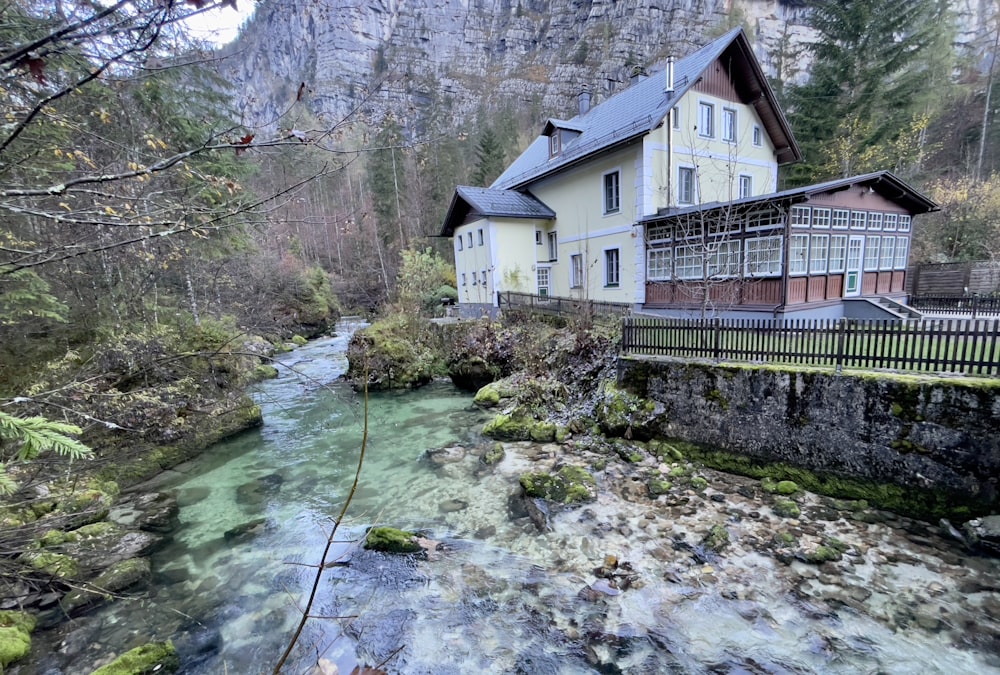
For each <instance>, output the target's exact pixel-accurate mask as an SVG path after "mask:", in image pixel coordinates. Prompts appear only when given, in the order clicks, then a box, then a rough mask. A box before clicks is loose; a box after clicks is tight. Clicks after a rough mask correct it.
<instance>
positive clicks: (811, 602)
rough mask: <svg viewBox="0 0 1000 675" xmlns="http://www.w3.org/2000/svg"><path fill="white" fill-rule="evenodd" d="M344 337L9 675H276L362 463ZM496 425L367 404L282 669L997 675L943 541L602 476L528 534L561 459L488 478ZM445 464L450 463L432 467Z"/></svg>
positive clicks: (960, 559)
mask: <svg viewBox="0 0 1000 675" xmlns="http://www.w3.org/2000/svg"><path fill="white" fill-rule="evenodd" d="M346 339H347V336H346V333H345V334H343V335H341V336H340V337H336V338H333V339H327V340H322V341H318V342H314V343H310V344H309V345H308V346H306V347H303V348H300V349H298V350H296V351H294V352H292V353H290V354H287V355H285V357H284V359H283V363H284V366H285V367H283V368H282V369H281V371H282V372H281V376H280V377H279V378H278V379H276V380H273V381H270V382H267V383H265V384H264V385H263V386H262V387H261V388H260V392H259V393H258V399H259V402H260V404H261V406H262V408H263V410H264V420H265V423H264V426H263V428H261V429H260V430H258V431H254V432H250V433H246V434H243V435H241V436H239V437H237V438H234V439H231V440H229V441H227V442H224V443H222V444H219V445H218V446H217V447H215V448H213V449H212V450H210V451H209V452H207V453H205V455H204V456H203V457H201V458H199V459H198V460H196V461H195V462H192V463H190V464H188V465H185V466H183V467H180V468H179V470H178V471H175V472H172V473H171V474H170V475H169V476H167V477H165V478H164V479H163V481H162V484H161V485H159V486H158V487H157V489H160V490H165V491H172V492H174V493H176V495H177V497H178V500H179V503H180V505H181V511H180V519H181V522H182V526H181V528H180V529H179V530H178V531H177V532H176V533H175V534H174V535H173V538H172V541H171V543H170V544H169V545H168V546H167V547H166V548H164V549H162V550H161V551H159V552H158V553H157V554H156V555H155V556H154V559H153V570H154V580H153V584H152V586H151V587H150V588H149V589H148V591H146V592H144V593H142V594H141V595H139V596H138V597H135V598H133V599H128V600H120V601H116V602H114V603H113V604H111V605H110V606H108V607H106V608H104V609H101V610H98V611H97V612H94V613H92V614H90V615H87V616H86V617H84V618H80V619H76V620H74V621H72V622H70V623H67V624H65V625H64V626H63V627H62V628H60V629H59V630H58V631H51V632H50V633H49V634H48V635H43V636H40V641H41V644H39V645H38V647H37V649H36V651H35V653H36V654H38V653H39V651H40V652H41V653H42V654H45V655H44V656H41V657H40V658H39V659H36V660H35V661H34V662H33V663H32V664H31V665H26V666H24V667H22V668H21V669H20V671H15V672H20V673H21V674H22V675H28V674H29V673H51V674H55V673H89V672H90V670H91V669H92V668H93V667H94V666H95V665H100V664H102V663H104V662H107V660H109V659H110V657H111V656H112V655H113V654H115V653H121V652H122V651H125V650H126V649H128V648H131V647H133V646H136V645H139V644H142V643H145V642H147V641H150V640H164V639H168V638H170V639H173V641H174V643H175V644H176V646H177V648H178V650H179V652H180V653H181V655H182V658H183V667H182V672H185V673H196V674H199V673H213V674H215V673H241V674H242V673H264V672H270V671H271V669H272V668H273V665H274V663H275V662H276V661H277V659H278V657H279V655H280V654H281V652H282V651H283V649H284V647H285V644H286V643H287V640H288V639H289V636H290V634H291V632H292V630H293V629H294V626H295V625H296V623H297V622H298V619H299V617H300V610H299V609H298V607H299V606H300V605H301V603H302V602H303V598H304V597H305V596H306V595H307V593H308V590H309V587H310V585H311V583H312V579H313V574H314V572H315V570H314V568H313V567H310V565H315V564H316V563H318V562H319V556H320V553H321V551H322V548H323V544H324V541H325V537H326V533H327V532H328V530H329V528H330V524H331V518H332V517H333V516H335V515H336V513H337V512H338V511H339V509H340V507H341V504H342V500H343V499H344V496H345V493H346V491H347V489H348V487H349V485H350V482H351V480H352V478H353V473H354V469H355V465H356V462H357V458H358V450H359V447H360V444H361V428H362V421H363V412H362V410H363V409H362V401H361V400H360V398H359V397H358V396H357V395H355V394H354V393H353V392H352V391H351V390H350V388H349V387H347V386H346V385H345V384H343V383H341V382H339V381H337V378H338V377H339V376H340V375H341V373H342V372H343V371H344V370H345V368H346V360H345V357H344V350H345V347H346ZM486 419H487V416H486V415H485V414H484V413H482V412H481V411H479V410H477V409H475V408H474V407H473V406H472V405H471V396H470V395H468V394H466V393H462V392H459V391H457V390H456V389H454V388H453V387H452V386H450V385H447V384H434V385H431V386H429V387H426V388H423V389H420V390H419V391H416V392H410V393H402V394H379V395H373V396H372V397H371V399H370V414H369V429H370V430H369V434H370V435H369V440H368V448H367V456H366V460H365V465H364V471H363V474H362V483H361V487H360V489H359V491H358V494H357V496H356V497H355V500H354V502H353V504H352V506H351V509H350V512H349V523H348V527H346V528H345V529H343V530H341V533H340V535H339V536H338V539H340V540H341V541H342V542H343V543H339V544H337V545H336V547H335V549H336V550H335V554H334V555H333V556H331V560H335V561H336V564H333V565H331V566H330V567H329V568H328V569H326V570H324V572H323V578H322V581H321V583H320V586H319V595H318V599H317V603H316V606H315V607H314V608H313V614H314V615H316V616H317V617H318V618H313V619H310V621H309V622H308V623H307V628H306V630H305V632H304V633H303V635H302V637H301V639H300V640H299V645H298V648H297V650H296V652H295V655H296V656H295V659H294V661H293V663H292V664H291V665H290V666H289V667H288V668H287V669H286V671H285V672H288V673H312V672H314V668H315V667H316V666H317V664H318V663H320V662H321V661H322V665H323V667H324V668H325V669H326V670H325V671H321V670H315V672H326V673H330V672H336V671H334V670H333V668H332V665H333V664H335V665H336V666H337V668H338V670H339V672H340V673H343V674H344V675H346V674H347V673H350V672H351V670H352V669H353V668H354V667H355V666H356V665H359V664H360V665H369V666H376V665H381V667H382V668H383V669H384V670H385V671H388V672H398V673H434V674H435V675H442V674H448V673H455V674H458V673H531V674H535V673H538V674H548V673H552V674H561V673H590V672H603V673H617V672H625V673H675V672H676V673H703V672H710V673H942V674H949V675H950V674H953V673H990V672H996V673H1000V564H998V563H997V561H995V560H993V559H988V558H981V557H975V556H969V555H967V554H966V553H965V552H964V551H963V550H962V549H961V548H960V547H959V544H957V543H956V542H951V541H947V540H944V539H942V538H941V537H940V536H939V532H938V528H937V527H935V526H932V525H929V524H925V523H919V522H916V521H910V520H907V519H903V518H897V517H894V516H892V515H891V514H876V515H875V517H866V518H864V519H856V518H855V515H854V514H852V512H850V510H849V509H846V508H842V506H838V505H837V504H835V503H834V502H832V501H831V500H827V499H825V498H819V497H816V496H813V495H806V496H804V497H802V498H801V500H800V505H801V507H802V516H801V517H800V518H796V519H788V518H781V517H779V516H777V515H776V514H774V513H773V512H772V510H771V508H770V506H769V503H770V502H769V501H768V499H770V496H769V495H762V494H761V493H760V491H759V483H757V482H756V481H751V480H749V479H743V478H739V477H734V476H729V475H726V474H721V473H715V472H711V471H700V472H699V473H700V475H701V476H703V477H704V478H706V479H707V480H708V488H707V489H700V490H696V489H693V488H691V487H687V486H685V484H684V483H683V481H682V480H679V481H676V483H677V484H676V485H675V487H674V488H673V489H672V491H671V493H670V494H669V495H667V496H664V497H660V498H659V500H658V501H657V500H652V499H650V498H648V496H647V495H646V493H645V491H644V486H643V485H641V484H640V483H638V482H637V481H636V480H635V479H634V476H633V475H632V474H633V473H634V471H633V468H632V467H630V466H626V465H625V464H624V462H622V461H621V460H618V459H616V458H615V459H611V460H609V463H608V466H607V468H606V469H604V470H603V471H600V472H597V474H596V475H597V478H598V491H599V494H598V498H597V499H596V501H594V502H592V503H590V504H587V505H585V506H582V507H578V508H575V509H569V510H566V511H563V512H560V513H558V514H555V515H554V516H553V520H552V531H551V532H548V533H540V532H539V531H538V529H537V528H536V527H535V525H534V524H533V523H532V522H531V521H530V520H529V519H528V518H527V517H525V516H524V514H523V512H522V510H521V508H520V507H519V506H518V504H517V500H516V499H512V495H515V494H517V493H518V490H519V488H518V482H517V478H518V476H519V475H520V474H521V473H522V472H525V471H528V470H538V469H539V468H540V467H541V468H545V467H551V466H552V465H553V464H554V463H556V462H558V461H561V459H563V454H564V449H562V448H560V446H556V445H537V444H530V443H514V444H507V445H506V457H505V459H504V460H503V461H502V462H500V463H499V464H498V465H496V466H494V467H486V466H485V465H484V464H482V463H481V462H480V460H479V455H480V454H482V452H483V450H484V449H485V448H486V447H487V446H488V445H491V444H488V443H486V442H485V441H484V439H482V438H481V437H480V435H479V433H478V430H479V429H480V428H481V427H482V424H483V422H484V421H485V420H486ZM441 447H453V448H454V450H452V451H449V452H446V453H440V454H438V455H437V456H436V457H435V459H434V461H432V460H431V459H429V458H428V456H427V454H426V451H427V450H428V449H432V448H441ZM649 461H655V460H649ZM580 463H585V462H582V461H581V462H580ZM870 515H871V514H870ZM261 519H262V520H261ZM866 520H867V521H874V522H865V521H866ZM374 523H377V524H385V525H392V526H396V527H402V528H408V529H416V530H420V531H422V532H424V533H425V534H426V536H427V537H428V538H430V539H433V540H436V541H439V542H441V546H440V547H439V550H437V551H433V552H431V553H430V554H429V555H428V556H426V557H425V556H423V555H421V556H387V555H383V554H376V553H370V552H365V551H362V550H359V548H358V547H357V546H356V545H355V544H352V543H350V541H351V540H353V539H357V538H358V537H360V536H361V535H362V533H363V532H364V530H365V528H366V527H368V526H370V525H372V524H374ZM716 524H721V525H722V526H723V527H724V528H725V529H726V531H727V533H728V536H729V539H730V543H729V544H728V545H727V546H726V547H724V548H723V549H722V550H721V551H720V552H719V553H715V552H712V551H711V550H707V549H706V548H705V547H703V546H702V545H701V542H702V541H703V538H704V536H705V534H706V532H708V530H709V529H710V528H711V527H712V526H713V525H716ZM227 533H228V535H227ZM779 533H787V534H788V535H790V536H791V537H794V539H795V541H796V546H798V547H799V548H800V549H801V548H804V549H808V548H810V547H815V546H816V545H817V544H818V543H820V542H822V541H826V540H828V539H829V538H830V537H836V539H838V540H839V541H841V542H843V543H844V546H845V547H846V551H845V552H844V555H843V557H842V559H841V560H840V561H839V562H827V563H824V564H821V565H817V564H813V563H807V562H804V561H803V560H801V559H796V558H795V556H794V555H793V554H792V553H794V551H792V553H788V552H786V554H785V555H784V556H782V555H779V554H776V553H775V546H774V544H773V540H774V538H775V535H777V534H779ZM790 551H791V549H790ZM608 555H613V556H616V557H617V558H618V559H619V560H620V561H623V562H627V563H628V564H630V565H631V568H632V570H633V571H634V576H635V581H636V582H635V583H634V584H633V587H632V588H629V589H627V590H625V591H621V592H619V591H617V590H616V589H614V588H610V587H609V586H608V584H606V583H603V582H602V581H601V580H600V579H598V577H597V576H595V574H594V569H595V568H596V567H599V566H600V565H602V563H603V562H604V560H605V557H606V556H608ZM799 558H801V556H799ZM782 559H783V560H784V562H782ZM333 617H354V618H333ZM45 640H50V641H51V644H49V645H47V646H46V645H45V643H44V641H45Z"/></svg>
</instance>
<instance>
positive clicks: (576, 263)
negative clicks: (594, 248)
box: [569, 253, 583, 288]
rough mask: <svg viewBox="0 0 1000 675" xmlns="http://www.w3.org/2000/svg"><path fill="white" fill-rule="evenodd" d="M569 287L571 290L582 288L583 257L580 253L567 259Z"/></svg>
mask: <svg viewBox="0 0 1000 675" xmlns="http://www.w3.org/2000/svg"><path fill="white" fill-rule="evenodd" d="M569 285H570V287H571V288H582V287H583V255H582V254H580V253H574V254H573V255H571V256H570V257H569Z"/></svg>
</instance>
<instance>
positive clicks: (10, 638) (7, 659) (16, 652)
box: [0, 610, 35, 672]
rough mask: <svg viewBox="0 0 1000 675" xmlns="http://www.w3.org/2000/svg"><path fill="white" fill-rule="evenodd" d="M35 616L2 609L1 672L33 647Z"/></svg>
mask: <svg viewBox="0 0 1000 675" xmlns="http://www.w3.org/2000/svg"><path fill="white" fill-rule="evenodd" d="M33 630H35V617H34V616H32V615H31V614H28V613H27V612H13V611H6V610H5V611H0V672H2V671H3V669H4V668H6V667H7V666H9V665H10V664H11V663H13V662H14V661H17V660H18V659H20V658H22V657H23V656H24V655H25V654H27V653H28V650H30V649H31V631H33Z"/></svg>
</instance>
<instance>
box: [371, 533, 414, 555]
mask: <svg viewBox="0 0 1000 675" xmlns="http://www.w3.org/2000/svg"><path fill="white" fill-rule="evenodd" d="M365 548H367V549H369V550H372V551H383V552H385V553H418V552H419V551H421V550H422V549H421V547H420V544H418V543H417V535H416V533H414V532H407V531H405V530H399V529H396V528H395V527H373V528H372V529H370V530H368V536H366V537H365Z"/></svg>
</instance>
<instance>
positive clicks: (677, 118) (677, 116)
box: [673, 106, 681, 129]
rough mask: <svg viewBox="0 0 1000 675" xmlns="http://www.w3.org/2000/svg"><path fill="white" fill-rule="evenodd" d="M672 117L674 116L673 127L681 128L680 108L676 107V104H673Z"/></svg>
mask: <svg viewBox="0 0 1000 675" xmlns="http://www.w3.org/2000/svg"><path fill="white" fill-rule="evenodd" d="M673 118H674V129H680V128H681V109H680V108H678V107H677V106H674V110H673Z"/></svg>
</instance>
